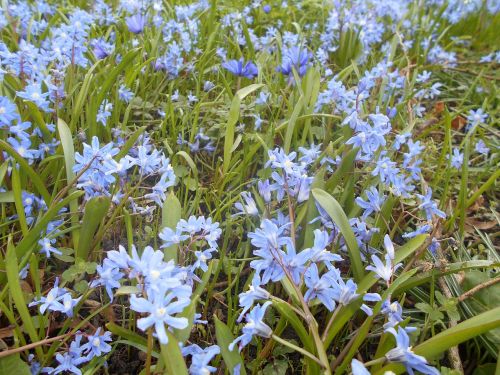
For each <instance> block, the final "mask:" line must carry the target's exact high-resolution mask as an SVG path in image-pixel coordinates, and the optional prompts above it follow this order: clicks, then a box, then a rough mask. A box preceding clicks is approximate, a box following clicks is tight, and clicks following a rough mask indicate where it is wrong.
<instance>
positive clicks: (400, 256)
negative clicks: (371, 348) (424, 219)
mask: <svg viewBox="0 0 500 375" xmlns="http://www.w3.org/2000/svg"><path fill="white" fill-rule="evenodd" d="M426 238H427V235H425V234H421V235H418V236H416V237H414V238H412V239H411V240H410V241H408V242H407V243H405V244H404V245H403V246H401V247H400V248H398V249H396V253H395V259H394V263H399V262H402V261H403V260H405V259H406V258H407V257H408V256H410V255H411V254H413V253H414V252H415V251H416V250H417V249H418V248H419V247H420V246H421V245H422V244H423V243H424V241H425V239H426ZM377 280H378V279H377V278H376V277H375V276H374V273H373V272H370V273H368V274H367V275H366V276H365V277H364V278H363V280H361V281H360V282H359V283H358V290H357V293H360V294H362V293H365V292H367V291H368V290H369V289H370V288H371V287H372V286H373V285H374V284H375V283H376V282H377ZM404 281H405V280H400V281H399V282H398V284H396V285H395V287H398V286H400V285H399V283H404ZM394 289H395V288H394ZM360 306H361V301H360V300H358V301H356V302H353V303H350V304H349V305H347V306H344V307H343V308H342V309H341V310H340V312H339V313H338V315H337V317H336V318H335V322H336V323H335V324H334V325H333V326H332V329H331V330H330V331H329V332H328V335H327V337H326V340H325V348H328V346H330V344H331V343H332V341H333V339H334V338H335V336H336V335H337V334H338V333H339V332H340V330H341V329H342V327H344V326H345V324H347V322H349V320H350V319H351V318H352V316H353V315H354V314H355V313H356V312H358V311H359V308H360Z"/></svg>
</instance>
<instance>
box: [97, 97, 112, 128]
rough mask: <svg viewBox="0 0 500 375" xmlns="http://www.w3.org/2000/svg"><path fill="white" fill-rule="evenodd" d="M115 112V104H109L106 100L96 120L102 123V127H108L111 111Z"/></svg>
mask: <svg viewBox="0 0 500 375" xmlns="http://www.w3.org/2000/svg"><path fill="white" fill-rule="evenodd" d="M112 110H113V103H110V102H108V100H107V99H105V100H104V101H103V102H102V103H101V105H100V106H99V111H98V112H97V117H96V120H97V122H100V123H101V125H103V126H106V122H107V121H108V118H109V116H111V111H112Z"/></svg>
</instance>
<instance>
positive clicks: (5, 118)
mask: <svg viewBox="0 0 500 375" xmlns="http://www.w3.org/2000/svg"><path fill="white" fill-rule="evenodd" d="M19 119H20V117H19V114H18V113H17V107H16V105H15V104H14V103H12V102H11V101H10V99H9V98H7V97H5V96H0V128H2V127H4V126H10V125H11V124H12V121H14V120H19Z"/></svg>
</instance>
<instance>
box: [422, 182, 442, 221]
mask: <svg viewBox="0 0 500 375" xmlns="http://www.w3.org/2000/svg"><path fill="white" fill-rule="evenodd" d="M416 195H417V198H418V199H420V205H419V206H418V208H420V209H421V210H424V211H425V215H426V216H427V220H432V216H433V215H436V216H438V217H440V218H443V219H444V218H446V214H445V213H444V212H443V211H441V210H440V209H438V207H437V204H436V202H434V201H433V200H432V189H431V188H430V187H428V188H427V193H425V195H420V194H416Z"/></svg>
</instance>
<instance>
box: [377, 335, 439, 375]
mask: <svg viewBox="0 0 500 375" xmlns="http://www.w3.org/2000/svg"><path fill="white" fill-rule="evenodd" d="M387 332H390V333H391V334H392V335H393V336H394V337H395V338H396V347H395V348H394V349H391V350H389V351H388V352H387V353H386V354H385V357H386V358H387V360H388V361H389V362H397V363H402V364H403V365H404V366H405V367H406V371H408V374H410V375H413V374H414V371H418V372H421V373H422V374H427V375H439V371H438V370H437V369H436V368H434V367H432V366H429V365H428V364H427V360H426V359H425V358H424V357H422V356H420V355H417V354H415V353H414V352H413V351H412V350H411V346H410V338H409V337H408V334H407V333H406V331H405V330H404V329H403V328H401V327H399V328H398V331H397V332H396V330H395V329H394V328H389V329H387Z"/></svg>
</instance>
